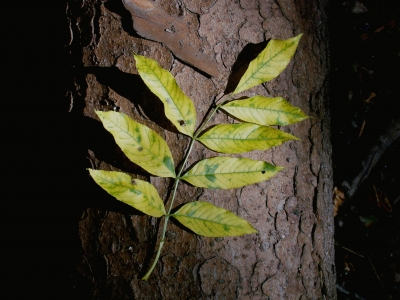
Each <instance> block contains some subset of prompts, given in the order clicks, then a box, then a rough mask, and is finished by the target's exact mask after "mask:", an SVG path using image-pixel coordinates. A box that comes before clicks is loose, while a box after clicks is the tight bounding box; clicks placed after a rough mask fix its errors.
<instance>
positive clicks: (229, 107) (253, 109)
mask: <svg viewBox="0 0 400 300" xmlns="http://www.w3.org/2000/svg"><path fill="white" fill-rule="evenodd" d="M221 109H223V110H224V111H226V112H227V113H229V114H231V115H232V116H234V117H236V118H238V119H240V120H243V121H246V122H250V123H255V124H259V125H289V124H293V123H296V122H299V121H301V120H304V119H307V118H308V116H307V115H306V114H305V113H303V112H302V111H301V109H300V108H298V107H295V106H293V105H291V104H290V103H289V102H287V101H286V100H285V99H283V98H281V97H276V98H268V97H264V96H254V97H251V98H248V99H244V100H235V101H232V102H228V103H226V104H224V105H222V106H221Z"/></svg>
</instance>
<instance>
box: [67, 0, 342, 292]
mask: <svg viewBox="0 0 400 300" xmlns="http://www.w3.org/2000/svg"><path fill="white" fill-rule="evenodd" d="M123 2H125V6H126V7H127V8H129V5H128V4H127V3H128V2H132V3H133V2H136V3H139V4H140V5H141V7H142V8H143V7H145V8H146V7H147V8H148V7H150V6H151V7H153V8H154V9H156V11H157V16H158V18H157V20H158V22H159V23H160V24H165V31H164V32H163V31H160V30H158V31H157V30H155V31H153V32H152V33H151V34H152V35H147V36H146V26H144V27H141V28H139V27H137V28H136V30H135V27H134V26H137V24H138V23H137V21H136V24H135V23H134V22H132V15H133V17H134V18H135V15H134V13H132V10H131V9H130V12H129V11H128V10H127V9H126V8H125V6H124V3H123ZM325 5H326V1H316V0H315V1H296V0H274V1H269V0H267V1H261V0H260V1H256V0H247V1H246V0H242V1H231V0H218V1H214V0H207V1H199V0H181V1H177V0H168V1H159V0H156V1H145V0H141V1H133V0H125V1H122V0H120V1H119V0H108V1H100V0H85V1H84V0H77V1H69V2H68V9H67V15H68V20H69V24H70V33H71V41H70V43H69V47H70V49H71V54H72V57H73V58H74V64H75V68H76V75H75V77H74V78H75V79H74V87H73V88H71V90H70V92H69V95H70V97H71V107H70V109H71V112H75V113H78V114H79V113H80V114H83V115H84V118H83V120H84V121H83V122H82V126H83V128H82V131H83V137H84V143H85V146H86V147H87V157H88V159H89V160H88V162H89V161H90V163H88V165H87V167H94V168H98V169H104V170H121V171H124V172H127V173H129V174H131V175H132V176H134V177H138V178H141V179H145V180H149V181H150V182H151V183H152V184H153V185H155V186H156V187H157V189H158V191H159V193H160V195H161V196H162V197H163V199H167V197H168V195H169V193H168V190H169V188H170V186H171V181H170V180H165V179H160V178H157V177H152V176H149V175H148V174H146V173H145V172H144V171H143V170H141V169H140V168H139V167H137V166H135V165H133V164H132V163H130V162H129V161H128V159H126V158H125V157H124V155H123V154H122V152H121V151H120V150H119V149H118V147H117V146H116V145H115V143H114V142H113V140H112V138H111V137H110V135H108V134H107V133H106V131H105V130H104V129H103V128H102V125H101V124H100V122H99V121H98V119H97V118H96V116H95V113H94V110H117V111H120V112H123V113H125V114H127V115H129V116H131V117H132V118H134V119H135V120H137V121H138V122H140V123H143V124H146V125H147V126H149V127H150V128H152V129H153V130H155V131H156V132H157V133H158V134H160V135H161V136H162V137H163V138H164V139H165V140H166V141H167V143H168V144H169V146H170V148H171V149H172V151H173V156H174V160H175V162H179V161H181V160H182V157H183V154H184V153H185V150H186V147H187V146H188V142H189V140H188V139H187V138H186V137H184V136H182V135H180V134H178V133H177V131H176V130H175V129H174V127H173V126H172V125H171V124H170V123H169V122H168V120H167V119H166V118H165V117H164V113H163V107H162V104H161V102H160V101H159V100H158V99H157V98H156V97H155V96H153V95H152V94H151V92H150V91H149V90H148V89H147V88H146V87H145V86H144V84H143V83H142V81H141V79H140V77H139V76H138V75H137V71H136V69H135V62H134V59H133V56H132V54H131V50H134V51H135V52H136V53H138V54H141V55H145V56H148V57H151V58H153V59H155V60H157V61H158V62H159V63H160V65H161V66H162V67H164V68H166V69H167V70H170V71H171V72H172V74H174V76H175V77H176V79H177V81H178V84H179V85H180V87H181V88H182V90H183V91H184V92H185V93H186V94H187V95H188V96H189V97H190V98H191V99H192V100H193V101H194V103H195V106H196V109H197V114H198V122H199V121H200V120H202V119H203V118H204V117H205V115H206V113H207V111H208V109H209V107H210V105H211V104H212V103H213V101H214V100H215V98H216V97H217V95H219V94H221V93H222V92H224V90H225V89H226V86H227V85H228V80H229V82H230V84H232V82H234V81H235V76H229V75H230V73H231V71H232V69H234V70H233V71H237V70H239V71H240V70H241V68H240V67H241V65H240V62H237V59H238V57H239V54H240V56H241V58H243V59H244V61H246V60H247V61H249V59H251V58H250V57H248V56H247V54H246V53H248V52H249V51H248V49H250V50H251V49H257V45H265V41H266V40H268V39H271V38H274V39H287V38H289V37H292V36H294V35H297V34H299V33H302V32H303V33H304V36H303V38H302V40H301V42H300V45H299V49H298V51H297V53H296V55H295V57H294V59H293V61H292V62H291V63H290V64H289V66H288V67H287V69H286V70H285V71H284V72H283V73H282V74H281V75H280V76H279V77H278V78H277V79H275V80H273V81H271V82H269V83H267V84H264V85H262V86H258V87H255V88H253V89H251V90H250V91H248V92H247V93H246V95H254V94H261V95H270V96H282V97H285V98H286V99H288V100H289V101H290V102H291V103H292V104H293V105H296V106H299V107H300V108H301V109H302V110H303V111H305V112H306V113H307V114H308V115H309V116H311V118H310V119H308V120H306V121H303V122H300V123H299V124H295V125H292V126H287V127H285V128H283V129H284V130H285V131H288V132H290V133H291V134H294V135H296V136H298V137H300V138H301V141H291V142H287V143H285V144H284V145H283V146H280V147H277V148H274V149H272V150H269V151H254V152H252V153H248V154H245V155H242V156H243V157H249V158H254V159H260V160H265V161H268V162H271V163H274V164H276V165H279V166H284V167H285V169H284V170H283V171H282V172H280V173H279V174H278V175H277V176H275V177H274V178H273V179H271V180H269V181H267V182H262V183H260V184H255V185H251V186H248V187H245V188H242V189H234V190H228V191H219V190H205V189H199V188H195V187H191V186H189V185H185V184H181V185H180V186H179V190H178V197H177V199H176V201H175V203H176V206H177V205H179V204H182V203H185V202H189V201H193V200H202V201H209V202H211V203H213V204H215V205H217V206H220V207H223V208H226V209H229V210H231V211H233V212H235V213H236V214H237V215H239V216H241V217H243V218H245V219H247V220H248V221H249V222H250V223H251V224H252V225H253V226H254V227H255V228H256V229H257V230H258V231H259V233H258V234H253V235H246V236H243V237H229V238H217V239H213V238H204V237H199V236H196V235H194V234H192V233H190V232H188V231H186V230H184V229H182V228H180V226H179V225H177V224H174V223H170V225H169V228H168V231H167V241H166V243H165V245H164V248H163V251H162V254H161V259H160V262H159V264H158V265H157V267H156V269H155V271H154V273H153V275H152V276H151V277H150V279H149V280H148V281H147V282H145V281H142V280H141V279H140V275H143V274H144V272H145V271H147V268H148V267H149V264H150V263H151V262H152V259H153V258H154V257H153V256H154V255H153V254H154V250H155V249H156V246H157V243H158V242H159V239H158V238H157V236H158V235H159V233H160V232H159V231H160V230H159V227H160V226H159V225H160V224H159V223H158V220H155V219H154V218H150V217H148V216H145V215H143V214H141V213H139V212H138V211H135V210H134V209H131V208H129V207H128V206H126V205H123V204H120V203H118V202H117V201H116V200H114V199H113V198H111V197H110V196H108V195H107V194H106V193H105V192H103V191H102V190H101V189H100V188H99V187H97V186H96V185H95V183H94V182H92V181H91V180H90V178H88V179H87V184H86V186H85V187H84V189H85V194H84V195H85V197H86V198H88V197H89V199H86V200H85V202H84V203H85V206H86V207H85V209H83V212H82V217H81V219H80V221H79V236H80V240H81V244H82V249H81V253H82V255H81V257H80V259H79V261H78V263H77V268H76V272H75V274H74V276H73V280H74V289H75V291H76V294H77V295H79V296H80V297H81V298H84V299H178V298H179V299H267V298H268V297H269V298H270V299H323V298H326V299H332V298H335V296H336V291H335V267H334V247H333V230H334V225H333V206H332V167H331V145H330V140H329V138H330V136H329V130H330V128H329V112H328V110H327V86H326V78H327V70H328V67H329V65H328V52H327V51H328V49H327V32H326V15H325ZM150 15H151V14H150ZM163 16H164V17H165V19H163ZM166 16H167V17H166ZM136 17H137V16H136ZM140 17H141V18H142V19H143V20H144V21H143V20H142V21H143V22H145V21H146V18H150V17H146V14H142V15H140ZM153 17H154V16H153ZM174 20H175V21H176V22H178V21H179V22H178V23H179V24H178V23H177V24H178V25H179V26H178V25H176V26H174V27H173V25H174V24H173V23H174V22H175V21H174ZM134 21H135V19H134ZM153 21H154V20H153ZM163 22H164V23H163ZM160 24H158V25H157V26H161V25H160ZM174 28H175V29H174ZM182 28H183V29H182ZM177 29H180V30H181V31H179V30H177ZM174 30H175V32H174ZM182 30H185V32H184V38H185V39H186V41H192V42H193V44H191V45H190V47H192V48H190V49H195V50H193V51H198V52H199V54H201V55H202V56H196V55H195V58H196V57H197V58H198V57H200V58H201V57H203V58H204V57H205V58H206V59H203V60H202V59H200V60H199V61H196V60H193V57H190V55H192V54H193V53H189V54H190V55H189V56H188V53H185V52H186V51H187V49H188V48H185V47H180V46H179V43H178V45H176V44H173V45H172V46H171V44H169V42H168V41H166V40H165V37H164V36H162V34H165V35H167V34H170V35H173V34H175V33H176V34H178V31H179V32H180V33H182ZM142 36H143V37H145V38H142ZM150 39H151V40H150ZM172 40H173V39H172ZM160 41H161V42H162V43H160ZM250 43H252V44H254V45H253V46H254V47H253V46H251V44H250ZM248 44H250V46H247V47H246V48H245V46H246V45H248ZM244 48H245V49H244ZM259 48H260V47H259ZM246 49H247V50H246ZM250 52H251V51H250ZM254 54H258V53H252V54H251V55H254ZM192 56H193V55H192ZM188 57H189V58H188ZM213 62H214V64H213ZM235 62H236V64H235ZM216 69H218V71H219V73H218V74H215V70H216ZM242 69H243V68H242ZM239 71H238V72H239ZM214 122H215V123H230V122H232V119H230V118H228V117H226V116H225V115H224V114H222V113H219V114H217V116H216V118H215V119H214ZM192 153H193V155H192V156H191V158H190V159H189V165H190V164H192V163H194V162H196V161H198V160H200V159H203V158H206V157H210V156H215V153H213V152H212V151H209V150H207V149H205V148H204V147H203V146H201V145H200V144H196V146H195V148H194V151H193V152H192ZM85 183H86V181H85Z"/></svg>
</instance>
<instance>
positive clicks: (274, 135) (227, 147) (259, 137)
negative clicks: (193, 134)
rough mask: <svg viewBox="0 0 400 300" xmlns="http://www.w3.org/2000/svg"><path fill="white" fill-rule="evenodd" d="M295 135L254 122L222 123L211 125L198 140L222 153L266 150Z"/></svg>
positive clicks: (293, 137)
mask: <svg viewBox="0 0 400 300" xmlns="http://www.w3.org/2000/svg"><path fill="white" fill-rule="evenodd" d="M289 140H298V138H297V137H295V136H293V135H291V134H289V133H286V132H284V131H281V130H278V129H274V128H271V127H267V126H260V125H256V124H249V123H243V124H222V125H217V126H214V127H212V128H211V129H210V130H208V131H207V132H205V133H204V134H203V135H202V136H201V137H199V138H198V141H200V142H201V143H203V144H204V145H205V146H206V147H208V148H210V149H211V150H214V151H217V152H222V153H243V152H249V151H253V150H266V149H269V148H272V147H275V146H279V145H281V144H282V143H284V142H286V141H289Z"/></svg>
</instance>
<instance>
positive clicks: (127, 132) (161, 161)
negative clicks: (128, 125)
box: [109, 118, 170, 171]
mask: <svg viewBox="0 0 400 300" xmlns="http://www.w3.org/2000/svg"><path fill="white" fill-rule="evenodd" d="M124 119H125V118H124ZM109 121H110V122H112V123H113V124H115V125H116V126H117V127H118V128H120V129H121V131H123V132H125V133H126V134H127V135H129V136H130V137H131V138H132V139H133V140H134V141H136V142H137V143H138V144H139V145H141V146H142V144H141V143H140V142H138V141H137V140H136V139H135V138H134V137H133V136H132V135H131V134H130V132H129V131H126V130H125V129H123V128H121V127H120V126H119V124H116V123H114V121H111V120H109ZM150 144H151V143H150ZM142 148H143V150H146V151H147V153H150V154H151V155H152V156H153V157H155V158H156V160H157V161H159V162H160V163H161V164H162V165H163V166H164V167H165V168H166V169H167V170H168V171H170V170H169V169H168V168H167V166H166V165H165V164H164V161H163V160H161V159H160V157H159V156H156V155H155V154H154V153H153V152H151V151H150V150H149V149H147V148H145V147H142Z"/></svg>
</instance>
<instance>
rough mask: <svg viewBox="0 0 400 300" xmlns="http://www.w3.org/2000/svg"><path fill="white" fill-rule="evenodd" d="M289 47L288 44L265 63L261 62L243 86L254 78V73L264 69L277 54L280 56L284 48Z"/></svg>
mask: <svg viewBox="0 0 400 300" xmlns="http://www.w3.org/2000/svg"><path fill="white" fill-rule="evenodd" d="M287 48H289V46H287V47H286V48H284V49H282V50H281V51H279V52H278V53H277V54H275V55H274V56H272V57H271V58H270V59H269V60H268V61H266V62H265V63H261V64H260V66H259V67H258V68H257V69H256V70H255V71H254V72H252V73H251V76H250V77H249V78H248V79H246V81H245V82H243V83H242V86H244V85H245V84H246V83H247V82H248V81H249V80H250V79H252V78H253V76H254V74H255V73H257V72H258V71H259V70H260V69H262V68H263V67H264V66H265V65H267V64H268V63H269V62H270V61H271V60H272V59H273V58H275V57H276V56H278V55H279V54H280V53H281V52H283V51H284V50H286V49H287Z"/></svg>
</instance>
